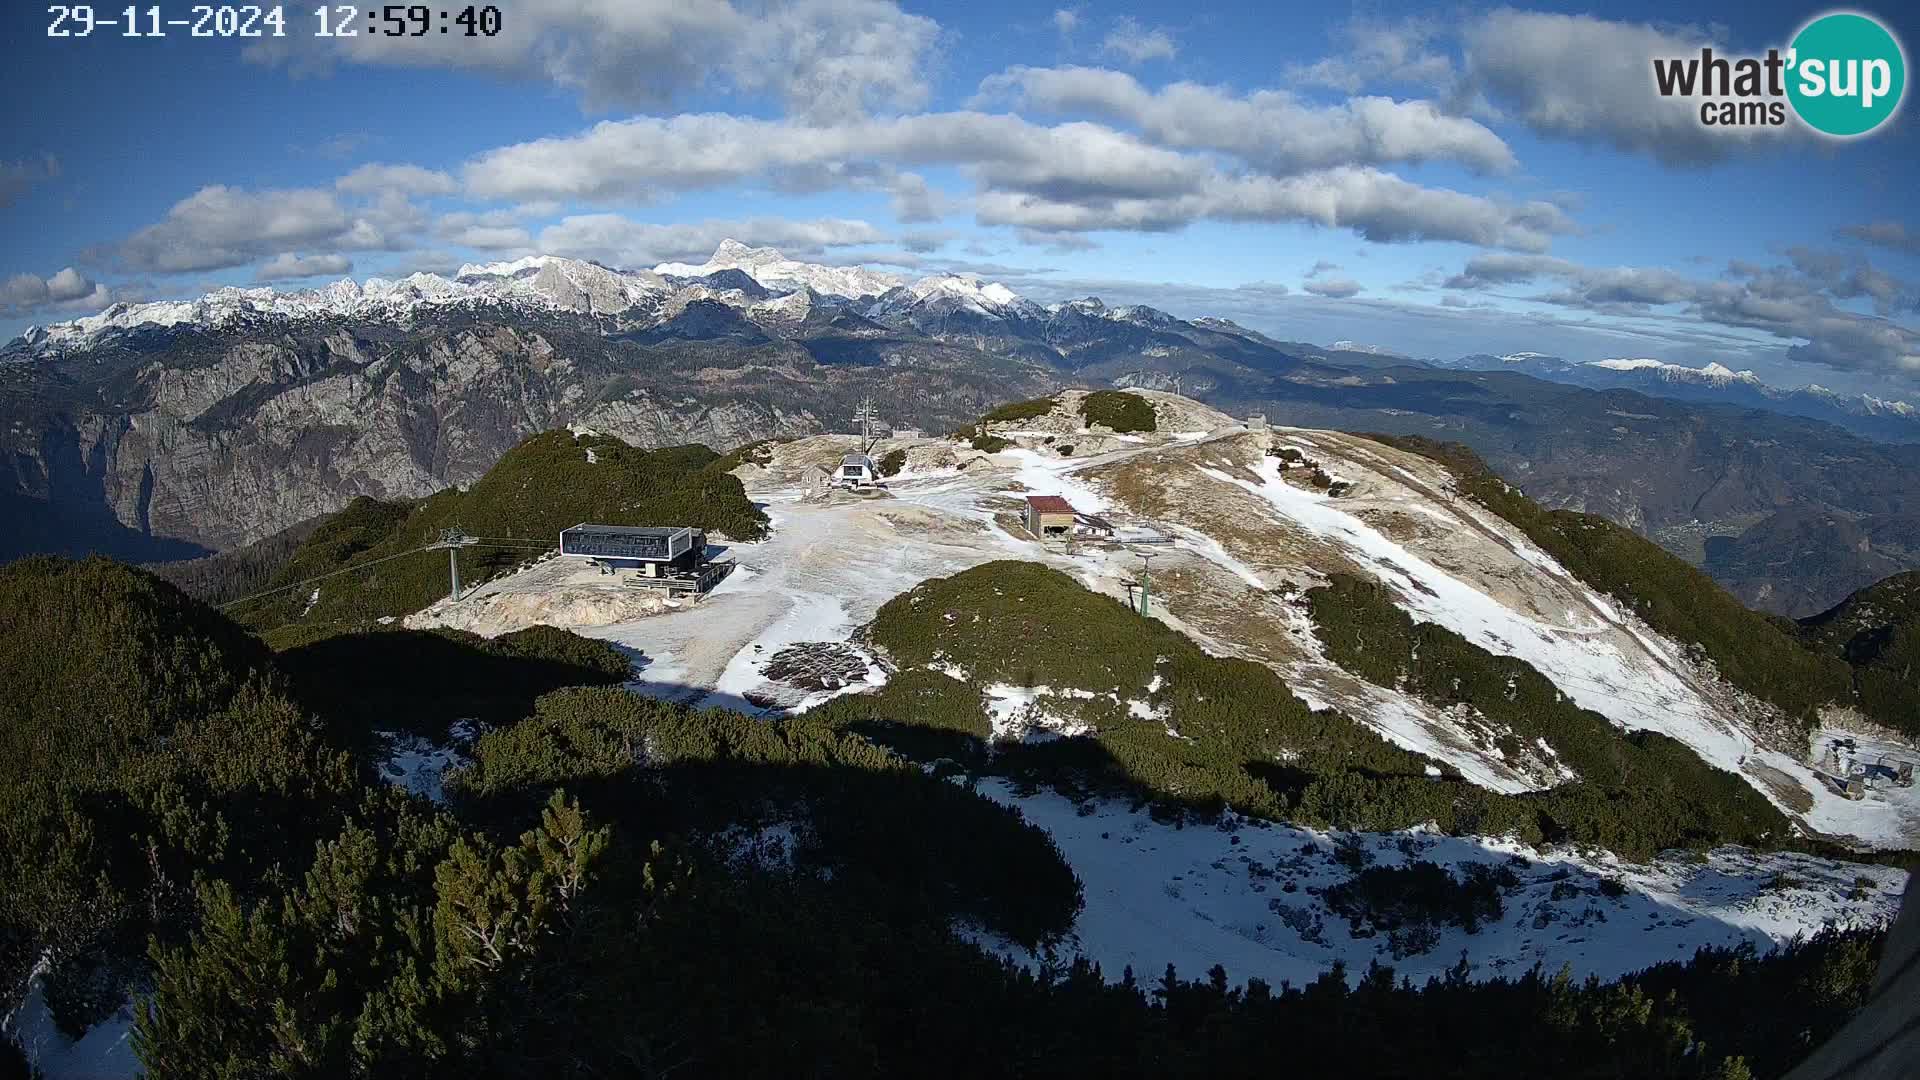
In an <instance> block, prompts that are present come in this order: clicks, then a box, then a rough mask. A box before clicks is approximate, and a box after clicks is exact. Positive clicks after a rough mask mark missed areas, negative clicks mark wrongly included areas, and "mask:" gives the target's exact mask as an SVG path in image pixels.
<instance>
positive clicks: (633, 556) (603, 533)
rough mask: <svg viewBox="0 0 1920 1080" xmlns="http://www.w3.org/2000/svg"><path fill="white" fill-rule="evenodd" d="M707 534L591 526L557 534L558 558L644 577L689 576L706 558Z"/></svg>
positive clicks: (682, 528) (679, 528)
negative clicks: (572, 558) (621, 569)
mask: <svg viewBox="0 0 1920 1080" xmlns="http://www.w3.org/2000/svg"><path fill="white" fill-rule="evenodd" d="M706 551H707V534H706V533H704V532H702V531H701V530H699V529H695V528H693V527H692V526H675V527H659V526H631V525H590V524H587V523H585V522H582V523H580V524H578V525H575V526H574V527H573V528H571V529H562V530H561V531H560V554H562V555H572V556H576V557H578V558H583V559H592V560H594V561H596V562H600V563H605V564H608V565H611V566H617V567H631V568H634V569H637V570H639V571H640V572H641V573H643V574H647V575H650V576H651V575H656V574H664V573H673V572H689V571H692V570H694V569H696V568H697V567H699V565H700V564H701V562H703V561H704V560H705V558H706Z"/></svg>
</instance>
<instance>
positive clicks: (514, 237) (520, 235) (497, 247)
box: [434, 207, 533, 251]
mask: <svg viewBox="0 0 1920 1080" xmlns="http://www.w3.org/2000/svg"><path fill="white" fill-rule="evenodd" d="M523 209H524V208H523V207H516V208H514V209H512V210H488V211H484V212H475V211H458V212H455V213H451V214H442V215H441V216H440V220H439V221H437V222H435V223H434V233H435V234H436V235H437V236H439V237H440V239H442V240H445V241H446V242H448V243H450V244H460V245H462V246H464V247H470V248H479V249H481V250H483V251H526V250H530V249H531V248H532V247H533V234H532V233H530V232H528V231H527V229H526V228H525V227H524V226H522V225H521V224H520V221H521V218H522V216H523V215H522V213H521V210H523Z"/></svg>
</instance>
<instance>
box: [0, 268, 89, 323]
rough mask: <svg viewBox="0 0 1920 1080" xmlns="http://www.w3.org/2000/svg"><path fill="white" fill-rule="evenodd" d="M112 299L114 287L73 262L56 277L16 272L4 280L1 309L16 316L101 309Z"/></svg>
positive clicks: (0, 294) (0, 292)
mask: <svg viewBox="0 0 1920 1080" xmlns="http://www.w3.org/2000/svg"><path fill="white" fill-rule="evenodd" d="M112 302H113V291H112V290H111V289H109V288H107V287H106V286H105V285H101V284H99V283H97V282H95V281H93V280H92V279H91V278H88V277H87V276H86V275H85V274H82V273H81V272H80V271H78V270H75V269H74V268H73V267H71V266H69V267H67V268H66V269H64V270H61V271H59V272H58V273H55V274H54V275H53V276H52V277H46V278H43V277H41V276H40V275H38V274H15V275H13V276H12V277H9V278H7V279H6V281H5V282H0V312H4V313H6V314H8V315H13V316H21V315H35V314H39V313H42V312H58V313H63V314H71V313H77V312H86V311H98V310H100V309H101V308H103V307H106V306H107V305H108V304H110V303H112Z"/></svg>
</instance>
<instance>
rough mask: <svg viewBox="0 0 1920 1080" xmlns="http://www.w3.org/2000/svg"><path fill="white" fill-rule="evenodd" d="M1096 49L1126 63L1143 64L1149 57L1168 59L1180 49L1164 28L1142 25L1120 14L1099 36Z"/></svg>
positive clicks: (1150, 58) (1132, 18)
mask: <svg viewBox="0 0 1920 1080" xmlns="http://www.w3.org/2000/svg"><path fill="white" fill-rule="evenodd" d="M1100 51H1101V52H1103V53H1105V54H1107V55H1108V56H1117V57H1120V58H1122V59H1124V60H1126V61H1127V62H1129V63H1134V64H1144V63H1146V62H1147V61H1149V60H1171V59H1173V57H1174V54H1175V53H1177V52H1179V51H1180V49H1179V46H1177V45H1175V44H1174V43H1173V35H1172V34H1170V33H1168V32H1167V31H1166V30H1165V29H1162V28H1160V27H1149V26H1143V25H1141V23H1140V20H1138V19H1136V18H1134V17H1133V16H1131V15H1122V16H1120V17H1119V18H1118V19H1115V20H1114V21H1113V29H1112V30H1109V31H1108V32H1107V36H1106V37H1105V38H1102V39H1101V41H1100Z"/></svg>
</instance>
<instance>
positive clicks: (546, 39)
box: [245, 0, 939, 120]
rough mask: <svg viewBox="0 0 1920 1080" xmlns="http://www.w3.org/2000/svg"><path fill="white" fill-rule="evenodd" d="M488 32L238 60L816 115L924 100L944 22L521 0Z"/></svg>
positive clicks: (277, 43) (798, 3)
mask: <svg viewBox="0 0 1920 1080" xmlns="http://www.w3.org/2000/svg"><path fill="white" fill-rule="evenodd" d="M505 23H506V25H505V26H504V28H503V30H502V32H501V33H500V34H497V35H495V36H494V37H490V38H489V37H466V36H464V35H445V36H441V35H428V36H427V37H424V38H413V37H395V38H389V37H386V36H385V35H380V34H359V35H356V36H354V37H328V38H319V37H313V36H310V35H291V34H290V35H288V36H287V37H285V38H269V39H265V40H263V41H261V42H258V43H256V44H255V45H253V46H251V47H249V48H248V49H247V51H246V53H245V56H246V57H247V59H249V60H251V61H254V62H256V63H261V64H269V65H276V66H286V67H289V68H291V69H293V70H295V71H297V72H303V73H304V72H312V71H324V70H328V69H330V68H332V67H335V66H337V65H340V64H371V65H381V66H389V67H409V68H412V67H427V68H452V69H456V70H466V71H474V72H479V73H483V74H491V75H495V76H499V77H503V78H511V79H527V80H538V81H544V82H549V83H552V84H553V85H555V86H558V87H561V88H562V89H565V90H567V91H569V92H572V93H577V94H578V95H580V97H581V99H582V102H583V103H584V104H585V105H586V107H587V108H589V109H593V110H603V109H612V108H631V109H647V108H656V107H660V106H664V105H667V104H670V103H671V102H673V101H674V100H676V99H678V98H680V97H681V96H684V95H686V94H688V93H691V92H694V91H697V90H701V89H705V88H714V87H716V86H717V88H720V89H726V90H732V91H736V92H741V93H747V94H755V95H764V96H766V97H769V98H771V99H773V100H776V101H779V102H781V103H783V104H784V105H785V106H786V107H787V109H788V110H789V111H790V112H792V113H794V114H795V115H799V116H804V117H807V118H810V119H817V120H824V119H832V118H837V117H844V116H847V115H849V114H850V113H852V112H857V111H860V110H862V109H865V108H869V107H872V108H913V107H917V106H918V105H920V104H921V103H923V102H924V101H925V100H926V95H927V86H926V82H925V80H924V76H923V72H922V65H923V63H924V61H925V58H926V54H927V53H928V51H929V50H930V49H931V48H932V47H933V45H934V42H935V40H936V39H937V37H938V34H939V26H938V24H937V23H935V22H934V21H933V20H932V19H929V18H926V17H924V16H919V15H911V14H908V13H906V12H904V11H901V10H900V7H899V5H898V4H896V3H893V2H891V0H795V2H792V3H783V4H774V5H765V6H762V5H758V4H745V5H740V6H736V5H735V4H733V3H730V2H727V0H700V2H689V0H522V2H520V3H516V4H512V5H508V6H507V7H506V16H505Z"/></svg>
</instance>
